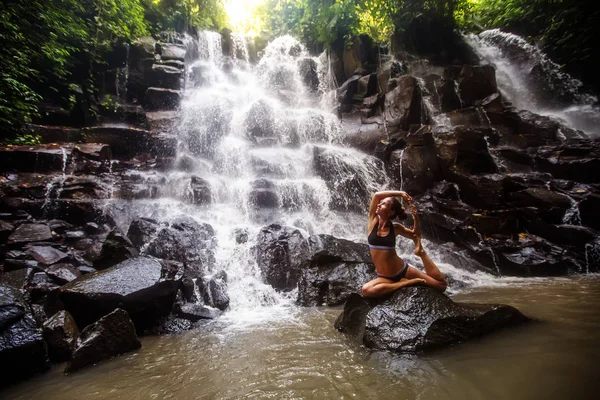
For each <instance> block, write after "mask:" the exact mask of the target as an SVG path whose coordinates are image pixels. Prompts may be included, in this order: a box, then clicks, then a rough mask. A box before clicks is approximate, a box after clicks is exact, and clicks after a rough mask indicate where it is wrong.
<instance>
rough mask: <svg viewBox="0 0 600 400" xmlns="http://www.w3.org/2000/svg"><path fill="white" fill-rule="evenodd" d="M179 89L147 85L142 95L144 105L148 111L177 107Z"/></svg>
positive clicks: (179, 94) (179, 96) (179, 95)
mask: <svg viewBox="0 0 600 400" xmlns="http://www.w3.org/2000/svg"><path fill="white" fill-rule="evenodd" d="M180 101H181V91H179V90H173V89H163V88H156V87H149V88H148V90H147V91H146V94H145V96H144V106H145V108H146V109H147V110H149V111H165V110H167V111H169V110H175V109H177V108H178V107H179V102H180Z"/></svg>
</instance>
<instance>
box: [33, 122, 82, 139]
mask: <svg viewBox="0 0 600 400" xmlns="http://www.w3.org/2000/svg"><path fill="white" fill-rule="evenodd" d="M25 129H26V130H27V131H29V132H31V133H32V134H34V135H38V136H40V137H41V139H42V143H65V142H77V141H79V140H80V139H81V131H80V130H79V128H72V127H68V126H54V125H35V124H26V125H25Z"/></svg>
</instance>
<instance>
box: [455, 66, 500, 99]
mask: <svg viewBox="0 0 600 400" xmlns="http://www.w3.org/2000/svg"><path fill="white" fill-rule="evenodd" d="M458 82H459V83H458V90H459V91H460V98H461V100H462V102H463V106H472V105H475V103H476V102H477V101H478V100H483V99H485V98H486V97H488V96H490V95H492V94H494V93H496V92H497V91H498V85H497V84H496V70H495V69H494V67H492V66H491V65H478V66H473V65H464V66H463V68H462V70H461V71H460V76H459V79H458Z"/></svg>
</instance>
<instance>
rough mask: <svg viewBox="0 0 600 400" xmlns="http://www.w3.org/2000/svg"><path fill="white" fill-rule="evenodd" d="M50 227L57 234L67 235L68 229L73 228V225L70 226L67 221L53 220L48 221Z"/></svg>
mask: <svg viewBox="0 0 600 400" xmlns="http://www.w3.org/2000/svg"><path fill="white" fill-rule="evenodd" d="M48 226H49V227H50V229H51V230H53V231H54V232H57V233H61V234H62V233H65V232H66V231H67V230H68V229H71V228H73V225H71V224H69V223H68V222H67V221H63V220H60V219H53V220H51V221H48Z"/></svg>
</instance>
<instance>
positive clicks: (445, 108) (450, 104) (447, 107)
mask: <svg viewBox="0 0 600 400" xmlns="http://www.w3.org/2000/svg"><path fill="white" fill-rule="evenodd" d="M461 108H462V101H460V96H459V94H458V85H457V84H456V81H455V80H453V79H444V81H443V83H442V86H441V88H440V109H441V110H442V112H443V113H447V112H450V111H454V110H460V109H461Z"/></svg>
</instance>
